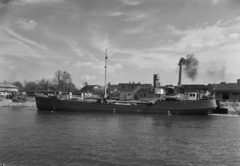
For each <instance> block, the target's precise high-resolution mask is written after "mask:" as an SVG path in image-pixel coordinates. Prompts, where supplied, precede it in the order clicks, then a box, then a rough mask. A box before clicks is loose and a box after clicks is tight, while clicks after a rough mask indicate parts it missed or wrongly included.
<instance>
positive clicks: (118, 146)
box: [0, 107, 240, 166]
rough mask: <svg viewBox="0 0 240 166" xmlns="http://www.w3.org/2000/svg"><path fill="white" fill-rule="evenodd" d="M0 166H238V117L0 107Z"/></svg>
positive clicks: (239, 161)
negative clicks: (96, 112) (2, 165)
mask: <svg viewBox="0 0 240 166" xmlns="http://www.w3.org/2000/svg"><path fill="white" fill-rule="evenodd" d="M0 163H3V164H5V166H10V165H11V166H12V165H18V166H19V165H24V166H25V165H41V166H42V165H89V166H90V165H91V166H92V165H104V166H108V165H109V166H110V165H119V166H120V165H126V166H128V165H138V166H139V165H144V166H145V165H146V166H147V165H169V166H170V165H171V166H173V165H176V166H181V165H182V166H190V165H194V166H195V165H204V166H205V165H213V166H214V165H216V166H219V165H236V166H238V165H240V116H237V115H232V116H228V115H224V116H223V115H222V116H217V115H214V116H174V115H170V116H168V115H119V114H86V113H57V112H53V113H52V112H38V111H37V110H36V108H35V107H0Z"/></svg>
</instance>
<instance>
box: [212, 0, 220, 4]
mask: <svg viewBox="0 0 240 166" xmlns="http://www.w3.org/2000/svg"><path fill="white" fill-rule="evenodd" d="M219 1H220V0H212V5H216V4H217V3H218V2H219Z"/></svg>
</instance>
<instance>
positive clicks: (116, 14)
mask: <svg viewBox="0 0 240 166" xmlns="http://www.w3.org/2000/svg"><path fill="white" fill-rule="evenodd" d="M106 15H107V16H110V17H118V16H121V15H123V13H121V12H106Z"/></svg>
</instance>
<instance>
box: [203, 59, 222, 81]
mask: <svg viewBox="0 0 240 166" xmlns="http://www.w3.org/2000/svg"><path fill="white" fill-rule="evenodd" d="M225 71H226V66H225V61H223V60H215V61H211V62H209V63H208V64H207V65H206V73H207V75H208V77H209V78H218V79H223V78H224V77H225Z"/></svg>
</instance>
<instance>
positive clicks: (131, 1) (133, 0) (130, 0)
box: [120, 0, 144, 6]
mask: <svg viewBox="0 0 240 166" xmlns="http://www.w3.org/2000/svg"><path fill="white" fill-rule="evenodd" d="M120 1H121V2H122V3H123V4H125V5H131V6H136V5H139V4H140V3H142V2H144V1H143V0H120Z"/></svg>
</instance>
